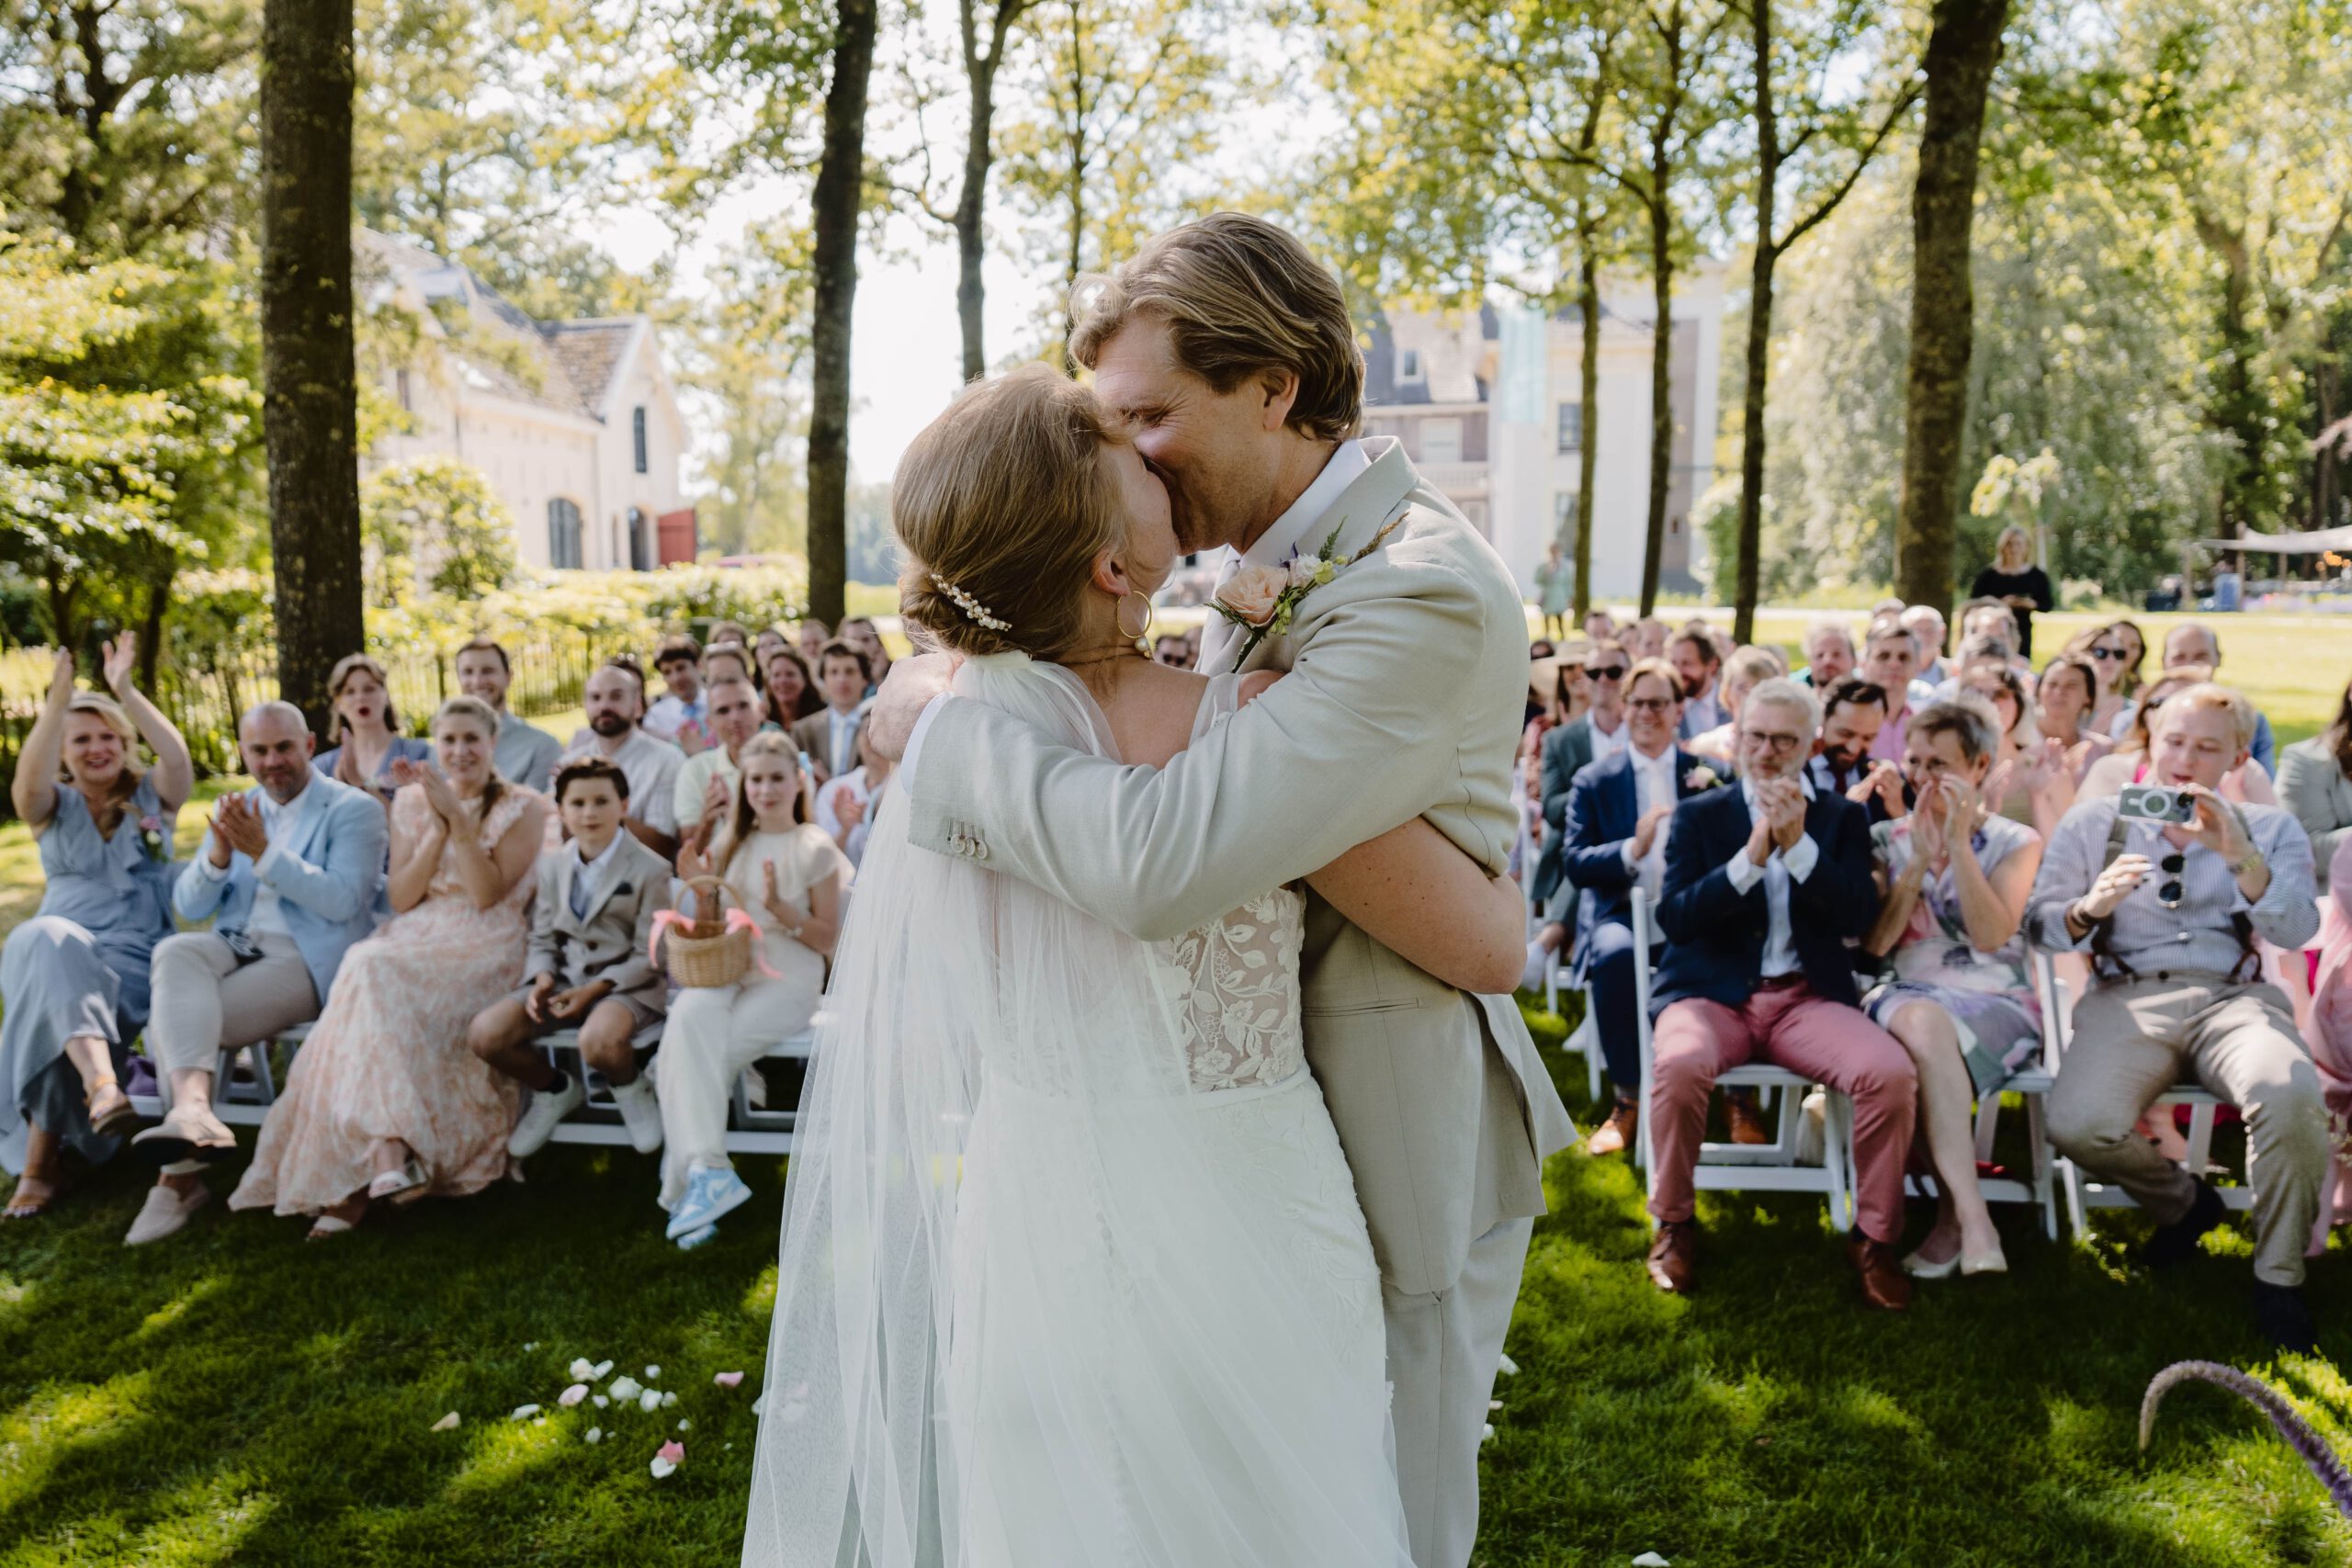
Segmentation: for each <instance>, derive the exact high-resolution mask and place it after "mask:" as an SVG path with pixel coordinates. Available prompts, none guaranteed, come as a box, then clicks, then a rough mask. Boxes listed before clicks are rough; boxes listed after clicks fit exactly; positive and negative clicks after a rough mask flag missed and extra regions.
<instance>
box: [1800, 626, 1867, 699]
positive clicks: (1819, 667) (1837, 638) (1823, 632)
mask: <svg viewBox="0 0 2352 1568" xmlns="http://www.w3.org/2000/svg"><path fill="white" fill-rule="evenodd" d="M1804 657H1805V666H1804V669H1803V670H1801V671H1797V677H1796V678H1797V680H1798V681H1799V682H1801V683H1802V684H1804V685H1807V686H1810V687H1812V688H1813V689H1814V690H1815V691H1816V692H1826V691H1827V690H1829V688H1830V687H1832V686H1835V685H1836V684H1837V683H1838V682H1840V681H1842V680H1844V679H1845V678H1846V677H1847V676H1849V675H1850V674H1852V673H1853V672H1854V637H1853V634H1852V633H1851V632H1849V631H1848V630H1847V629H1846V623H1845V622H1843V621H1841V620H1838V619H1837V618H1836V617H1834V616H1825V617H1823V618H1822V619H1820V620H1817V621H1815V622H1814V623H1813V625H1812V626H1808V627H1806V628H1805V634H1804Z"/></svg>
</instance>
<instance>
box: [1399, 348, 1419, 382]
mask: <svg viewBox="0 0 2352 1568" xmlns="http://www.w3.org/2000/svg"><path fill="white" fill-rule="evenodd" d="M1420 378H1421V351H1420V350H1419V349H1418V348H1408V349H1407V350H1405V351H1404V352H1403V353H1402V354H1399V355H1397V379H1398V380H1399V381H1418V380H1419V379H1420Z"/></svg>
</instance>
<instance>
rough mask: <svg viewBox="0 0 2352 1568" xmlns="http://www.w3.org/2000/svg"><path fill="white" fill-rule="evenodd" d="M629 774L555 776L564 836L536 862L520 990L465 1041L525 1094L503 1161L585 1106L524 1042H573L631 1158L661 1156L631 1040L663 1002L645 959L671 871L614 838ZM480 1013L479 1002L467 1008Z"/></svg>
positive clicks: (599, 769) (599, 761)
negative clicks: (596, 1077) (611, 1105)
mask: <svg viewBox="0 0 2352 1568" xmlns="http://www.w3.org/2000/svg"><path fill="white" fill-rule="evenodd" d="M628 797H629V781H628V774H627V773H623V772H621V770H620V769H619V768H618V767H616V766H615V765H614V764H613V763H612V762H610V761H606V760H605V759H604V758H602V757H576V758H574V759H572V760H571V761H568V762H566V763H564V765H563V766H562V767H560V768H558V769H557V770H556V774H555V803H556V809H557V811H558V812H560V813H561V815H562V817H563V827H564V831H565V832H566V833H568V834H570V835H571V838H570V840H569V841H568V842H566V843H565V844H564V845H563V847H562V848H560V849H554V850H549V851H548V852H547V853H545V854H543V855H541V856H540V857H539V863H538V877H537V886H538V901H537V905H536V906H534V908H532V911H531V939H530V951H529V953H528V954H527V955H526V958H525V959H524V964H523V976H524V978H523V987H522V989H520V990H519V991H516V992H515V994H514V995H513V996H510V997H506V998H503V999H501V1000H498V1001H494V1002H491V1003H489V1004H487V1005H486V1006H482V1007H481V1011H480V1012H479V1013H477V1014H476V1015H475V1017H474V1021H473V1023H472V1025H471V1027H470V1028H469V1029H468V1031H467V1032H466V1043H468V1044H469V1046H471V1047H472V1049H473V1053H474V1055H477V1056H479V1057H481V1059H482V1060H483V1061H485V1062H487V1063H489V1064H490V1065H491V1066H492V1067H493V1068H495V1069H496V1070H497V1071H498V1072H499V1073H500V1074H501V1075H503V1077H505V1078H509V1079H512V1080H514V1081H515V1082H516V1083H520V1084H523V1085H525V1086H526V1087H527V1088H528V1089H530V1090H531V1108H530V1110H528V1111H526V1112H524V1115H523V1119H522V1120H521V1121H520V1122H516V1123H515V1129H514V1134H513V1136H511V1137H509V1138H508V1139H507V1140H506V1152H507V1153H508V1154H511V1155H512V1156H514V1157H515V1158H516V1159H527V1158H529V1157H530V1156H532V1155H535V1154H537V1153H538V1151H539V1148H540V1146H541V1145H544V1144H545V1143H546V1142H547V1141H548V1138H549V1137H550V1136H551V1135H552V1134H554V1132H555V1129H556V1124H557V1123H558V1122H561V1121H562V1120H563V1119H564V1118H565V1117H566V1116H569V1115H571V1113H572V1111H576V1110H578V1109H579V1108H580V1105H581V1103H582V1101H583V1100H586V1099H587V1098H588V1089H587V1086H586V1085H584V1084H582V1082H581V1081H580V1077H579V1075H577V1074H575V1073H564V1072H558V1071H557V1070H556V1069H555V1068H554V1067H552V1066H548V1060H547V1058H546V1057H545V1056H543V1055H540V1054H539V1053H538V1052H537V1051H535V1050H533V1049H532V1048H531V1042H533V1041H535V1040H537V1039H538V1038H540V1037H541V1036H542V1035H546V1034H550V1033H553V1032H555V1031H557V1030H559V1029H577V1030H578V1031H579V1032H580V1059H581V1061H582V1063H584V1064H585V1065H586V1066H590V1067H594V1069H595V1070H596V1071H598V1072H600V1073H602V1074H604V1075H605V1078H606V1079H607V1080H608V1081H609V1082H610V1083H611V1084H612V1086H613V1100H614V1102H615V1103H616V1105H618V1106H619V1108H620V1113H621V1121H622V1122H625V1123H627V1125H628V1135H629V1142H630V1143H631V1144H632V1145H635V1146H636V1148H637V1150H638V1152H639V1154H651V1153H652V1152H653V1151H654V1150H655V1149H658V1148H660V1147H661V1146H662V1112H661V1110H660V1108H659V1107H658V1106H657V1105H656V1104H655V1103H654V1099H653V1087H652V1085H650V1084H649V1083H646V1082H644V1081H643V1080H642V1079H640V1078H639V1075H638V1064H637V1041H638V1038H639V1035H650V1033H651V1032H652V1030H653V1028H654V1026H656V1025H658V1024H659V1023H660V1022H661V1021H662V1012H663V1010H664V1004H665V1001H666V998H667V995H668V992H667V987H665V986H664V984H663V979H662V971H661V970H659V969H657V968H655V967H654V964H653V959H652V957H651V955H650V948H651V946H652V942H653V917H654V916H656V915H658V914H660V913H661V912H662V910H663V909H666V908H669V907H670V863H669V862H667V861H665V860H663V859H662V857H661V856H660V855H657V854H655V853H654V852H652V851H651V850H649V849H647V848H646V847H645V846H644V845H643V844H641V843H639V842H638V840H637V839H636V838H635V837H634V836H633V835H631V834H630V833H628V831H626V830H625V829H624V823H625V822H626V821H627V819H628ZM477 1005H480V1004H477Z"/></svg>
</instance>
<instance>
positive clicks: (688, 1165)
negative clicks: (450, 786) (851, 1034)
mask: <svg viewBox="0 0 2352 1568" xmlns="http://www.w3.org/2000/svg"><path fill="white" fill-rule="evenodd" d="M740 761H741V768H742V774H741V783H740V784H738V785H737V788H736V792H735V795H734V798H733V799H732V801H730V802H729V819H728V822H727V825H726V827H725V828H724V829H722V830H721V832H720V834H719V836H718V840H717V842H716V843H715V845H714V846H713V848H712V850H711V851H710V852H709V853H708V854H707V855H706V854H704V853H702V852H698V851H696V850H695V849H693V848H691V847H689V848H688V849H687V850H686V851H685V852H684V853H683V854H681V855H680V856H679V857H678V874H679V875H680V876H682V877H688V878H691V877H697V876H717V877H719V878H721V879H722V880H724V881H725V883H726V884H727V890H728V893H729V895H730V897H731V899H732V902H733V903H734V905H735V907H737V908H742V909H745V910H748V911H750V913H751V916H752V919H753V920H755V921H757V922H758V924H759V928H760V936H759V942H760V946H759V953H760V957H761V961H762V963H763V964H764V965H765V967H764V968H754V969H753V970H752V973H750V974H748V975H746V976H743V978H742V979H741V981H739V982H738V983H737V984H735V985H732V986H707V987H699V986H696V987H685V988H684V989H682V990H680V991H679V992H678V994H677V997H676V998H675V999H674V1000H673V1002H672V1003H671V1005H670V1020H669V1022H668V1023H667V1024H666V1025H665V1026H664V1027H663V1030H662V1075H661V1076H662V1096H661V1100H662V1134H663V1138H664V1144H663V1153H662V1194H661V1203H662V1207H663V1208H664V1209H666V1210H668V1211H669V1212H670V1224H669V1236H670V1239H671V1240H673V1241H674V1242H676V1243H677V1244H678V1245H679V1246H680V1247H697V1246H700V1245H701V1244H702V1243H703V1242H705V1241H707V1240H709V1239H710V1236H711V1235H712V1230H711V1227H712V1225H713V1224H714V1223H715V1222H716V1221H718V1219H719V1218H720V1217H721V1216H723V1215H725V1214H726V1213H729V1211H731V1210H733V1209H734V1208H735V1207H737V1206H738V1205H739V1204H741V1202H742V1201H744V1200H745V1199H747V1198H749V1197H751V1195H752V1190H751V1189H750V1188H749V1187H747V1186H745V1185H744V1184H743V1180H742V1179H741V1177H739V1176H737V1175H736V1174H735V1167H734V1165H733V1163H732V1162H731V1161H729V1159H728V1157H727V1102H728V1097H729V1093H730V1091H731V1090H732V1089H733V1087H734V1083H735V1079H736V1077H737V1075H738V1074H740V1073H741V1071H742V1070H743V1069H744V1068H745V1067H747V1066H750V1065H751V1064H752V1063H754V1062H756V1061H758V1060H759V1059H760V1058H761V1057H762V1056H763V1055H767V1053H768V1052H769V1051H770V1050H772V1049H774V1048H775V1046H776V1045H778V1044H780V1043H783V1042H784V1041H786V1040H787V1039H789V1038H791V1037H792V1036H793V1035H796V1034H797V1033H799V1032H801V1031H802V1030H804V1029H806V1028H808V1027H809V1020H810V1019H811V1018H813V1017H814V1016H816V1011H817V998H818V997H819V996H820V994H821V993H822V992H823V990H824V988H825V961H826V960H827V959H828V958H829V957H831V954H832V951H833V937H834V935H835V933H836V932H837V931H839V930H840V929H841V917H842V904H843V903H844V901H845V900H846V899H847V897H848V894H849V874H850V867H849V862H848V860H847V859H846V858H845V857H844V856H843V855H842V852H841V851H840V850H839V849H838V848H836V847H835V845H834V843H833V841H832V840H831V839H829V838H827V837H826V836H825V834H824V832H823V831H822V830H821V829H818V828H817V827H815V826H814V825H812V824H811V823H810V822H809V792H808V785H807V780H806V776H805V775H804V774H803V773H801V771H800V758H799V754H798V752H797V750H795V749H794V747H793V744H792V742H791V740H790V739H789V738H788V737H786V736H782V735H757V736H753V737H752V739H751V742H750V744H748V745H746V746H745V747H744V748H743V753H742V756H741V759H740ZM840 782H841V781H839V780H836V781H835V783H836V784H838V783H840Z"/></svg>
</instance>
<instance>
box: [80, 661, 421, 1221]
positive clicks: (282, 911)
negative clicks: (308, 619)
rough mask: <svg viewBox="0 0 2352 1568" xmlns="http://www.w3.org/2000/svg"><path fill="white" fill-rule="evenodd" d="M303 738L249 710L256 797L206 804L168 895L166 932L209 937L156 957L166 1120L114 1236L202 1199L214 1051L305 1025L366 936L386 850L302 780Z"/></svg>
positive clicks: (218, 1148)
mask: <svg viewBox="0 0 2352 1568" xmlns="http://www.w3.org/2000/svg"><path fill="white" fill-rule="evenodd" d="M237 751H238V754H239V755H240V756H241V757H243V759H244V764H245V772H247V773H250V774H252V775H253V777H254V782H255V784H257V786H258V787H256V788H254V789H250V790H247V791H245V792H243V794H240V795H223V796H221V797H220V800H218V801H217V802H215V803H214V805H213V808H212V819H211V821H210V823H209V824H208V825H207V828H206V831H205V835H204V843H203V846H202V847H201V848H200V849H198V851H197V855H196V860H195V862H194V863H192V864H190V865H189V866H188V867H187V869H186V870H185V871H183V872H181V873H180V876H179V880H178V882H177V883H175V885H174V886H173V888H172V908H174V909H175V910H176V911H177V912H178V914H179V916H180V918H181V919H186V920H189V921H196V920H204V919H210V920H211V921H212V929H211V930H210V931H187V932H183V933H182V934H180V935H178V936H170V937H165V938H164V940H163V941H162V942H158V943H157V944H156V946H155V957H154V961H153V995H154V1012H153V1016H152V1017H150V1018H149V1019H148V1021H147V1052H148V1055H150V1056H152V1057H153V1058H154V1062H155V1069H156V1072H157V1073H158V1074H159V1075H160V1076H161V1077H163V1078H164V1082H165V1085H166V1087H167V1089H169V1091H170V1103H171V1110H170V1111H168V1112H167V1113H166V1114H165V1115H164V1120H163V1121H162V1122H159V1123H157V1124H156V1125H155V1126H153V1127H150V1128H148V1129H147V1131H145V1132H143V1133H141V1134H139V1135H138V1136H137V1137H135V1138H133V1139H132V1140H131V1141H130V1146H131V1149H132V1151H133V1152H134V1153H135V1154H137V1155H138V1156H141V1157H142V1158H144V1159H147V1160H149V1161H151V1162H153V1163H154V1164H156V1165H159V1166H161V1167H163V1176H162V1178H161V1179H159V1180H158V1181H157V1182H156V1184H155V1186H154V1188H153V1190H151V1191H150V1192H149V1193H148V1194H147V1201H146V1203H145V1204H144V1206H142V1207H141V1209H140V1211H139V1217H138V1218H137V1219H135V1220H133V1221H132V1222H131V1225H130V1234H129V1235H127V1236H125V1237H124V1238H123V1239H124V1240H125V1242H126V1243H128V1244H129V1245H130V1246H132V1247H138V1246H141V1245H143V1244H145V1243H148V1242H152V1241H161V1240H162V1239H163V1238H164V1237H165V1236H167V1235H172V1234H174V1233H175V1232H176V1231H178V1230H180V1229H181V1228H182V1227H183V1226H185V1225H186V1224H187V1222H188V1219H189V1216H191V1215H193V1214H194V1213H196V1211H197V1210H198V1209H200V1208H202V1207H203V1206H204V1205H205V1204H206V1203H207V1202H209V1201H210V1200H211V1197H212V1193H211V1190H210V1189H209V1188H207V1187H206V1186H205V1185H204V1179H203V1176H202V1174H201V1173H202V1171H203V1168H204V1167H206V1166H207V1165H209V1164H212V1163H213V1162H215V1161H217V1160H221V1159H226V1158H227V1157H229V1156H231V1155H233V1154H234V1153H236V1149H237V1142H236V1138H235V1136H234V1134H232V1133H231V1132H230V1131H229V1129H228V1128H227V1127H226V1126H224V1125H223V1124H222V1123H221V1121H220V1117H218V1116H216V1115H214V1114H213V1112H212V1087H213V1086H212V1075H213V1072H214V1069H215V1068H216V1066H218V1065H219V1062H220V1052H221V1051H223V1050H225V1049H229V1048H231V1047H234V1046H240V1045H250V1044H252V1043H254V1042H255V1041H260V1040H267V1039H270V1038H272V1037H273V1036H275V1035H277V1034H280V1033H283V1032H285V1031H287V1030H288V1029H291V1028H293V1027H294V1026H295V1025H296V1024H298V1023H308V1022H310V1021H311V1020H313V1019H315V1018H317V1017H318V1016H319V1013H320V1011H321V1010H322V1009H323V1008H324V1007H325V1005H326V998H327V989H328V987H330V986H332V985H333V984H334V975H335V970H336V969H337V968H338V967H339V966H340V965H341V964H342V963H343V955H344V953H345V952H346V951H347V950H348V949H349V948H350V947H351V945H352V943H354V942H358V941H360V940H362V939H363V938H365V937H366V936H367V935H368V933H369V932H370V931H373V930H374V929H375V914H374V910H375V904H376V888H377V886H378V885H379V883H381V882H382V881H383V879H384V859H385V855H386V853H387V852H388V844H387V829H386V827H385V817H384V807H383V806H382V805H381V804H380V803H379V801H378V800H377V799H376V798H375V797H374V796H373V795H369V794H368V793H367V792H366V791H365V790H359V789H354V788H352V787H351V786H349V785H348V784H337V783H336V782H335V781H334V780H333V779H331V778H327V777H325V776H324V775H323V774H320V773H314V772H313V771H312V770H311V731H310V728H309V727H308V726H307V725H305V724H304V723H303V722H302V714H301V710H300V709H299V708H297V707H295V706H293V705H291V704H289V703H264V704H262V705H260V706H259V707H256V708H254V709H253V710H252V711H251V712H249V713H247V714H246V715H245V716H244V718H243V720H242V721H240V722H239V724H238V726H237Z"/></svg>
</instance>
